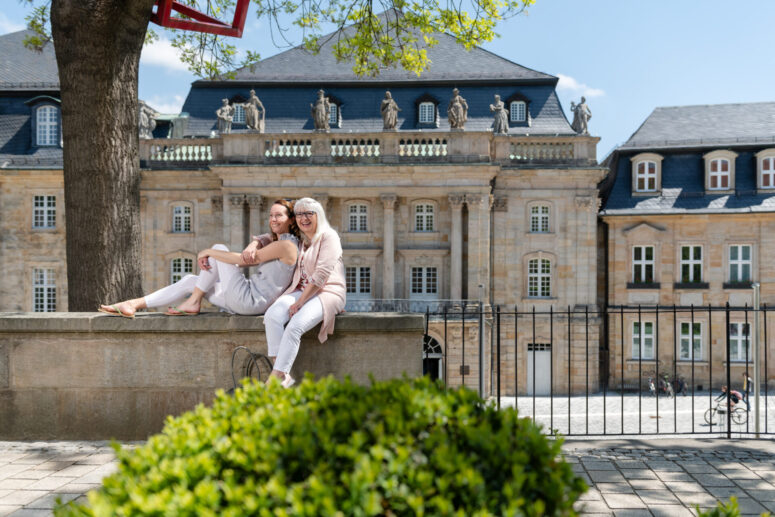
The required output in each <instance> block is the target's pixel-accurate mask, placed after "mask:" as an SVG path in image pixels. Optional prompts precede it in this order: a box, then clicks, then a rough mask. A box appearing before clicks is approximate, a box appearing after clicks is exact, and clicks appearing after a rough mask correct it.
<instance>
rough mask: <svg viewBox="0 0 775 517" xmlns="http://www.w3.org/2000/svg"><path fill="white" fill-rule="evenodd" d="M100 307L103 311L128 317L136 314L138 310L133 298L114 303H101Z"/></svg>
mask: <svg viewBox="0 0 775 517" xmlns="http://www.w3.org/2000/svg"><path fill="white" fill-rule="evenodd" d="M100 309H102V311H103V312H111V313H115V314H123V315H125V316H128V317H131V316H134V315H135V312H136V311H137V309H136V307H135V304H133V303H132V300H127V301H125V302H118V303H114V304H112V305H100Z"/></svg>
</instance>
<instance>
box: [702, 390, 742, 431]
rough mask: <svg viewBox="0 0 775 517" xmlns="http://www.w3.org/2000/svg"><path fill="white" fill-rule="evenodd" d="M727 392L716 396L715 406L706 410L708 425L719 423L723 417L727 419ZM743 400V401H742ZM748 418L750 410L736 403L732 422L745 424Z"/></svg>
mask: <svg viewBox="0 0 775 517" xmlns="http://www.w3.org/2000/svg"><path fill="white" fill-rule="evenodd" d="M726 395H727V394H726V393H722V394H721V395H719V396H718V397H716V399H715V402H716V405H715V407H711V408H708V410H707V411H705V423H707V424H708V425H719V423H720V422H721V420H722V419H724V420H726V415H727V402H726ZM741 402H742V401H741ZM746 420H748V411H747V410H745V409H744V408H742V407H740V406H739V405H736V406H735V407H733V408H732V422H734V423H736V424H744V423H745V422H746Z"/></svg>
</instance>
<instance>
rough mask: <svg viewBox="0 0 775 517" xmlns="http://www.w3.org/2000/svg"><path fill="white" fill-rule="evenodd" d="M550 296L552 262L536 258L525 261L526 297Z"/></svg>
mask: <svg viewBox="0 0 775 517" xmlns="http://www.w3.org/2000/svg"><path fill="white" fill-rule="evenodd" d="M551 296H552V261H551V260H550V259H548V258H543V257H537V258H531V259H529V260H528V261H527V297H528V298H550V297H551Z"/></svg>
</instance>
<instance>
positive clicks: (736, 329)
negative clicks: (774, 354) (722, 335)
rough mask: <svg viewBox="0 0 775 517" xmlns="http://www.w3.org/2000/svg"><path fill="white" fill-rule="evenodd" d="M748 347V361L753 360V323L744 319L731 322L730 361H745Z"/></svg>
mask: <svg viewBox="0 0 775 517" xmlns="http://www.w3.org/2000/svg"><path fill="white" fill-rule="evenodd" d="M746 347H747V348H748V362H749V363H750V362H753V355H752V349H751V324H750V323H745V322H743V321H739V322H732V323H730V324H729V361H730V362H733V363H738V362H739V363H744V362H745V358H746V353H745V348H746Z"/></svg>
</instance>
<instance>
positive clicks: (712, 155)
mask: <svg viewBox="0 0 775 517" xmlns="http://www.w3.org/2000/svg"><path fill="white" fill-rule="evenodd" d="M736 158H737V153H735V152H732V151H729V150H725V149H720V150H716V151H711V152H709V153H706V154H705V155H703V159H704V160H705V190H706V191H708V192H729V191H731V190H734V189H735V160H736ZM724 160H725V161H726V163H727V171H726V172H724V171H722V170H721V168H722V166H721V164H722V161H724ZM714 164H718V165H717V170H716V171H714V172H711V169H713V166H714ZM724 177H726V178H727V186H726V187H723V186H721V183H722V179H723V178H724ZM714 178H715V179H716V180H717V183H716V186H715V187H714V186H712V184H713V179H714Z"/></svg>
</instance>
